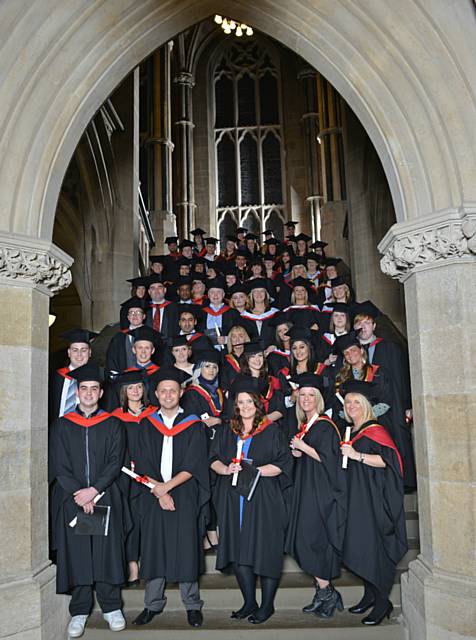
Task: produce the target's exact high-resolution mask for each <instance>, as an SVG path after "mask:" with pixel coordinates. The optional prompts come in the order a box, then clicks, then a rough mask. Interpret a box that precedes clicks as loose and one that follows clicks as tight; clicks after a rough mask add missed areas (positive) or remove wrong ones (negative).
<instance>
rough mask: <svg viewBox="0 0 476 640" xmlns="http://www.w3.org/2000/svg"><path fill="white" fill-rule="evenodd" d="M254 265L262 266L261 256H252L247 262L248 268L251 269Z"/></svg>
mask: <svg viewBox="0 0 476 640" xmlns="http://www.w3.org/2000/svg"><path fill="white" fill-rule="evenodd" d="M254 264H260V265H263V258H262V256H252V257H251V258H250V259H249V260H248V266H249V267H252V266H253V265H254Z"/></svg>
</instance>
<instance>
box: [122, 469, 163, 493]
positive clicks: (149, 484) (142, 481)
mask: <svg viewBox="0 0 476 640" xmlns="http://www.w3.org/2000/svg"><path fill="white" fill-rule="evenodd" d="M121 471H122V473H125V474H126V475H128V476H130V477H131V478H133V479H134V480H135V481H136V482H140V484H143V485H144V486H145V487H149V489H153V488H154V487H155V484H154V483H153V482H150V480H149V481H147V480H146V479H145V478H146V476H141V475H139V474H138V473H136V472H135V471H131V469H128V468H127V467H122V469H121Z"/></svg>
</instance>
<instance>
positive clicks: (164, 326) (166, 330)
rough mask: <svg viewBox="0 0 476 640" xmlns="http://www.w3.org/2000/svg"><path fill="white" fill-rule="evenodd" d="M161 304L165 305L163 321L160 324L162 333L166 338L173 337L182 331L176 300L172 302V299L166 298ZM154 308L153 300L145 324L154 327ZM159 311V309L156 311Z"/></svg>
mask: <svg viewBox="0 0 476 640" xmlns="http://www.w3.org/2000/svg"><path fill="white" fill-rule="evenodd" d="M161 304H162V305H164V312H163V314H162V322H161V324H160V333H161V334H162V335H163V336H164V337H166V338H173V337H174V336H176V335H177V334H178V333H179V331H180V327H179V323H178V308H177V304H176V303H175V302H170V300H164V302H163V303H161ZM153 308H154V303H153V302H151V303H150V307H149V309H148V311H147V316H146V321H145V324H146V325H147V326H149V327H152V328H154V321H153ZM157 312H158V310H157V311H156V313H157Z"/></svg>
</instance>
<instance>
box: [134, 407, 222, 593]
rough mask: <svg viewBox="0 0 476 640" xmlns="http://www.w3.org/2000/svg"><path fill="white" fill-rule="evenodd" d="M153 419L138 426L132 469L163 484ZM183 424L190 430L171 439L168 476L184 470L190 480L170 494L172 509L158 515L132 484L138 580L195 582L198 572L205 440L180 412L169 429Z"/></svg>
mask: <svg viewBox="0 0 476 640" xmlns="http://www.w3.org/2000/svg"><path fill="white" fill-rule="evenodd" d="M159 420H160V418H159V417H158V414H157V413H153V414H152V415H150V416H148V417H147V418H145V419H144V420H143V422H142V424H141V430H140V434H139V444H140V450H141V460H140V462H138V463H137V464H136V471H137V472H138V473H140V474H141V475H143V474H146V475H148V476H150V477H152V478H155V479H156V480H158V481H159V482H163V479H162V476H161V474H160V464H161V456H162V446H163V442H164V436H163V435H162V433H161V432H160V431H159V430H158V428H157V426H156V425H157V423H158V421H159ZM183 422H186V423H190V426H188V428H186V429H185V430H183V431H181V432H180V433H177V435H175V436H173V465H172V477H173V476H176V475H177V474H178V473H179V472H180V471H188V472H189V473H191V474H192V478H191V479H190V480H188V481H187V482H184V483H183V484H181V485H180V486H178V487H176V488H175V489H173V491H172V492H171V493H170V495H171V496H172V498H173V500H174V503H175V511H164V510H163V509H162V508H161V506H160V504H159V501H158V499H157V498H156V497H155V496H154V495H153V494H152V493H151V492H150V490H149V489H148V488H147V487H144V486H143V485H140V484H136V485H135V491H134V492H133V497H132V500H133V503H134V502H135V505H136V506H135V508H136V509H137V511H138V512H139V514H140V528H141V565H140V576H141V578H142V579H144V580H151V579H153V578H158V577H164V578H165V579H166V581H167V582H195V581H196V580H197V579H198V576H199V574H200V573H201V572H202V571H203V550H202V539H203V536H204V534H205V528H206V520H207V503H208V500H209V498H210V487H209V474H208V467H207V444H206V436H205V430H204V428H203V424H202V423H201V422H200V420H199V418H198V417H197V416H190V415H188V416H187V414H185V413H180V414H178V416H177V418H176V419H175V422H174V425H175V426H176V425H178V424H179V423H183ZM164 429H165V430H166V431H167V433H169V431H168V430H167V428H166V427H164Z"/></svg>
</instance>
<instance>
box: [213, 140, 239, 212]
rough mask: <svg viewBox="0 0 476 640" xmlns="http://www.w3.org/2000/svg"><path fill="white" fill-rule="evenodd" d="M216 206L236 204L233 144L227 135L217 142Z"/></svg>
mask: <svg viewBox="0 0 476 640" xmlns="http://www.w3.org/2000/svg"><path fill="white" fill-rule="evenodd" d="M217 165H218V206H219V207H227V206H232V205H234V204H236V162H235V145H234V143H233V142H232V140H230V137H229V136H224V137H223V138H222V139H221V141H220V142H219V143H218V148H217Z"/></svg>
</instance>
